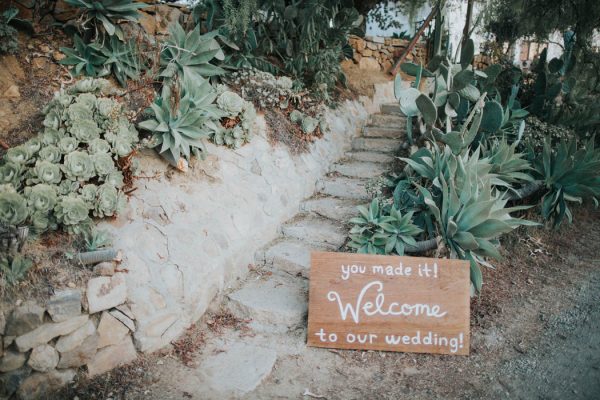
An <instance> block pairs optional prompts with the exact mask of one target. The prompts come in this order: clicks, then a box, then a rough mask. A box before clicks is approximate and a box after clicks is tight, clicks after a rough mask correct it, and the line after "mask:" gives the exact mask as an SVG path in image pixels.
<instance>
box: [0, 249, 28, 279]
mask: <svg viewBox="0 0 600 400" xmlns="http://www.w3.org/2000/svg"><path fill="white" fill-rule="evenodd" d="M32 266H33V262H32V261H31V260H29V259H28V258H25V257H23V256H21V255H19V254H17V255H15V256H12V257H11V256H8V257H7V256H3V257H2V258H1V259H0V272H2V277H3V279H4V281H5V282H6V283H7V284H9V285H10V286H14V285H16V284H17V283H19V281H21V280H22V279H23V278H24V277H25V275H27V272H28V271H29V269H30V268H31V267H32Z"/></svg>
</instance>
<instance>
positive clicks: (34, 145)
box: [23, 138, 42, 157]
mask: <svg viewBox="0 0 600 400" xmlns="http://www.w3.org/2000/svg"><path fill="white" fill-rule="evenodd" d="M23 146H24V147H25V148H26V149H27V151H28V152H29V154H30V155H31V157H33V156H34V155H35V154H36V153H37V152H38V151H40V148H41V147H42V143H41V142H40V139H38V138H33V139H29V140H28V141H26V142H25V143H23Z"/></svg>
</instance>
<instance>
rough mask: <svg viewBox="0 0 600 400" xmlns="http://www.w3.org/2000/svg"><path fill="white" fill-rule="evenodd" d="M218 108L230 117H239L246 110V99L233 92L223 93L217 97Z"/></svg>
mask: <svg viewBox="0 0 600 400" xmlns="http://www.w3.org/2000/svg"><path fill="white" fill-rule="evenodd" d="M217 106H218V107H219V108H220V109H221V110H223V111H225V112H226V113H227V114H228V115H236V116H237V115H239V114H241V113H242V111H243V110H244V106H245V104H244V99H242V98H241V97H240V95H239V94H237V93H235V92H231V91H226V92H223V93H221V94H220V95H219V97H217Z"/></svg>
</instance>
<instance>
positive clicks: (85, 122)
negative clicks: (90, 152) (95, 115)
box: [69, 119, 102, 143]
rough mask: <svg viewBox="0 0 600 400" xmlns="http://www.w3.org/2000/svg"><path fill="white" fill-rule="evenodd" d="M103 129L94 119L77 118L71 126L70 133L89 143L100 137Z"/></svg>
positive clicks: (80, 140) (82, 141)
mask: <svg viewBox="0 0 600 400" xmlns="http://www.w3.org/2000/svg"><path fill="white" fill-rule="evenodd" d="M100 132H102V131H101V129H100V128H99V127H98V124H97V123H96V121H94V120H93V119H76V120H74V121H73V124H72V125H71V127H70V128H69V133H70V134H71V135H73V137H74V138H75V139H77V140H78V141H79V142H81V143H89V142H91V141H92V140H94V139H98V138H100Z"/></svg>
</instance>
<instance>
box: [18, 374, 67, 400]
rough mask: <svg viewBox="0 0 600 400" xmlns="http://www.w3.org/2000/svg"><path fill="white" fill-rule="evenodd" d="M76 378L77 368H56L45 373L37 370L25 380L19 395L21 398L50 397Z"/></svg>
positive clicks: (28, 399)
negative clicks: (58, 369)
mask: <svg viewBox="0 0 600 400" xmlns="http://www.w3.org/2000/svg"><path fill="white" fill-rule="evenodd" d="M74 378H75V370H72V369H67V370H62V371H57V370H54V371H50V372H48V373H45V374H44V373H39V372H36V373H34V374H32V375H31V376H30V377H28V378H27V379H25V380H24V381H23V383H22V384H21V386H20V387H19V390H18V391H17V396H18V397H19V399H21V400H37V399H41V398H50V397H49V396H51V395H52V393H53V392H55V391H57V390H58V389H60V388H61V387H63V386H65V385H66V384H68V383H70V382H72V381H73V379H74Z"/></svg>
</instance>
